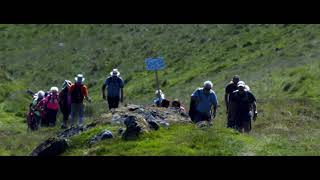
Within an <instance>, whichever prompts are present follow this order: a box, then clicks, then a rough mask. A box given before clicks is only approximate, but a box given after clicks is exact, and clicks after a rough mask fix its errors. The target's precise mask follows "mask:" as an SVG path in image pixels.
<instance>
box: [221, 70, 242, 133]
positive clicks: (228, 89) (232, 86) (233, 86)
mask: <svg viewBox="0 0 320 180" xmlns="http://www.w3.org/2000/svg"><path fill="white" fill-rule="evenodd" d="M239 81H240V77H239V76H238V75H235V76H233V78H232V81H230V83H229V84H228V85H227V86H226V88H225V95H224V101H225V103H226V114H227V127H228V128H234V127H235V123H234V122H233V121H232V119H231V116H232V115H231V113H230V111H229V107H230V108H232V106H231V105H229V97H230V94H231V93H232V92H233V91H235V90H237V89H238V86H237V84H238V82H239Z"/></svg>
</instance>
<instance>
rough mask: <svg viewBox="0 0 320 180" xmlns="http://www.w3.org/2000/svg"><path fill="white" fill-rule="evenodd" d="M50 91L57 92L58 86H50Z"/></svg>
mask: <svg viewBox="0 0 320 180" xmlns="http://www.w3.org/2000/svg"><path fill="white" fill-rule="evenodd" d="M50 91H51V92H56V93H57V92H59V88H58V87H52V88H51V89H50Z"/></svg>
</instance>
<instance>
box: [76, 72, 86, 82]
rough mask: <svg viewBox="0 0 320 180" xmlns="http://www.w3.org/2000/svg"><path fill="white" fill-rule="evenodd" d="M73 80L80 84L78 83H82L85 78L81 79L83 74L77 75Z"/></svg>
mask: <svg viewBox="0 0 320 180" xmlns="http://www.w3.org/2000/svg"><path fill="white" fill-rule="evenodd" d="M74 79H75V80H76V82H80V83H82V82H83V81H84V80H85V78H84V77H83V74H78V75H77V76H76V77H75V78H74Z"/></svg>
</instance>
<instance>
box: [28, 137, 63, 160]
mask: <svg viewBox="0 0 320 180" xmlns="http://www.w3.org/2000/svg"><path fill="white" fill-rule="evenodd" d="M68 147H69V146H68V143H67V140H66V139H64V138H50V139H48V140H46V141H45V142H43V143H41V144H40V145H39V146H38V147H37V148H36V149H34V150H33V151H32V153H31V156H57V155H59V154H61V153H63V152H64V151H65V150H66V149H67V148H68Z"/></svg>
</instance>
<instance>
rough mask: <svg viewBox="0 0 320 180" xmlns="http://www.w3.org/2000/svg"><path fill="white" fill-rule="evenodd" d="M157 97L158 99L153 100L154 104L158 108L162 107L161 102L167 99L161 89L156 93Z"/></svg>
mask: <svg viewBox="0 0 320 180" xmlns="http://www.w3.org/2000/svg"><path fill="white" fill-rule="evenodd" d="M154 94H155V96H156V99H154V100H153V103H154V104H155V105H156V106H157V107H160V106H161V102H162V100H164V99H166V98H165V95H164V93H163V92H162V91H161V89H159V91H158V90H156V92H155V93H154Z"/></svg>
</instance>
